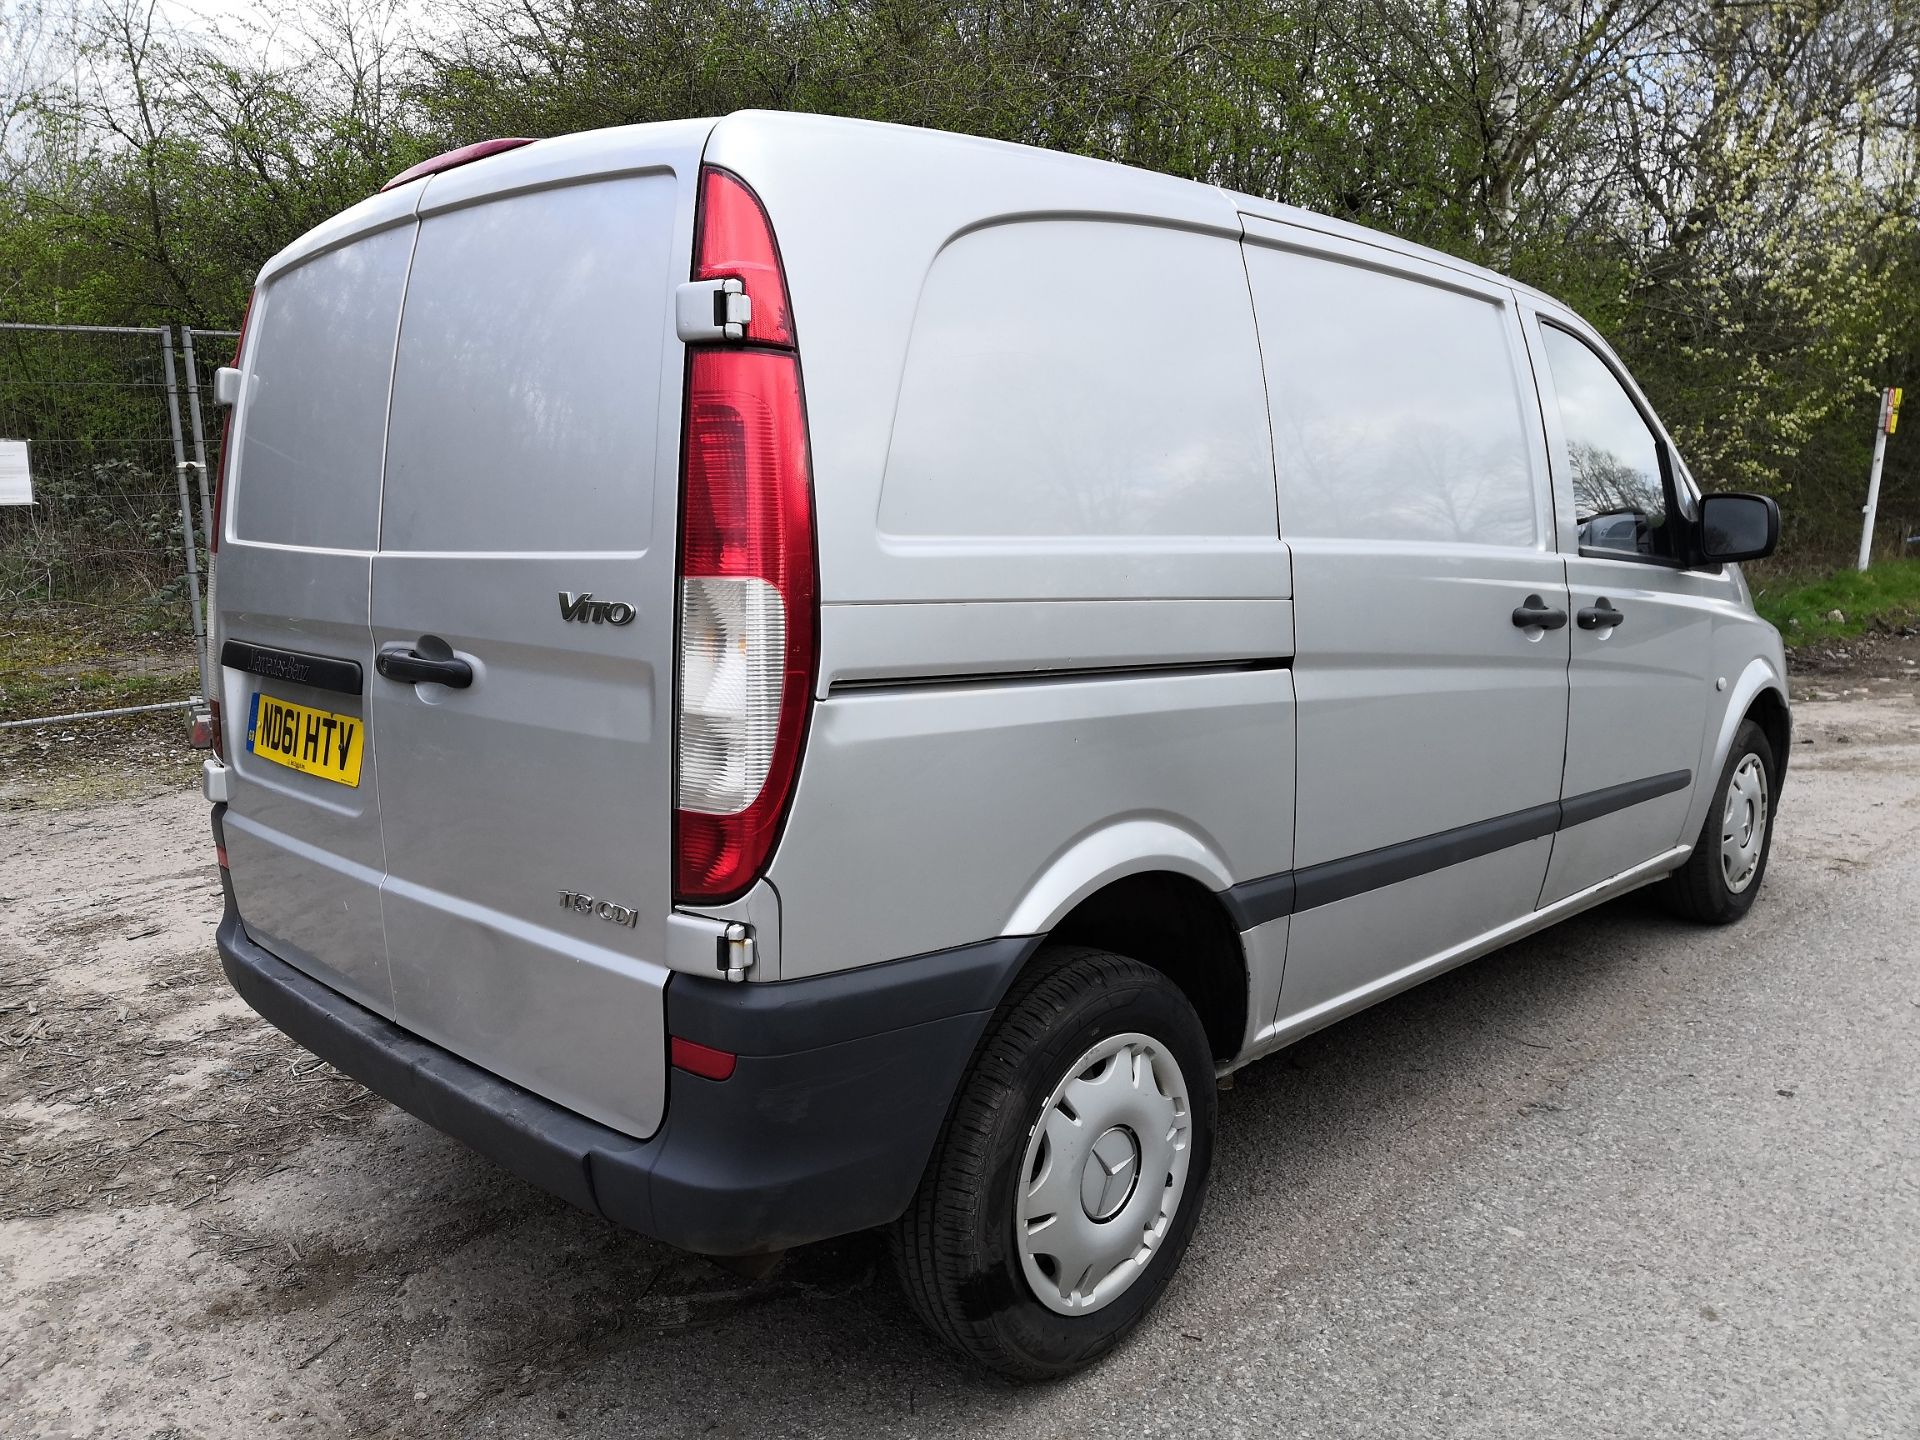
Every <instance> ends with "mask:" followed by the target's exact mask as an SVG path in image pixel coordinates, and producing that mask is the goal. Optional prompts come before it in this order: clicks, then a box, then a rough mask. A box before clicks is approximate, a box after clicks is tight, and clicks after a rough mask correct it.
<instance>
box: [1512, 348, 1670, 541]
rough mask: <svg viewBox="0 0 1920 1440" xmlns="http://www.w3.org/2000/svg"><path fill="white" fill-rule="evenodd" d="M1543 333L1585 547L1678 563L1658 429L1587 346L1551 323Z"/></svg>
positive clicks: (1575, 509)
mask: <svg viewBox="0 0 1920 1440" xmlns="http://www.w3.org/2000/svg"><path fill="white" fill-rule="evenodd" d="M1540 334H1541V338H1542V339H1543V340H1544V341H1545V342H1546V351H1547V367H1548V369H1549V370H1551V371H1552V373H1553V388H1554V393H1555V394H1556V395H1557V396H1558V397H1559V402H1560V425H1561V428H1562V430H1563V431H1564V432H1565V434H1566V441H1567V462H1568V464H1569V465H1570V466H1571V467H1572V470H1573V506H1574V520H1575V523H1576V524H1577V525H1578V526H1579V528H1580V548H1581V549H1583V550H1613V551H1619V552H1621V553H1622V554H1627V555H1644V556H1651V557H1655V558H1670V557H1672V556H1673V555H1674V554H1675V551H1674V549H1673V543H1672V542H1673V538H1674V530H1675V527H1673V526H1671V525H1669V524H1668V523H1667V521H1668V516H1667V491H1666V485H1665V483H1664V482H1663V481H1662V480H1661V478H1660V449H1659V444H1658V442H1657V441H1656V440H1655V439H1654V434H1653V431H1652V430H1651V429H1649V428H1648V426H1647V422H1646V421H1645V419H1643V418H1642V417H1641V414H1640V411H1639V409H1638V408H1637V407H1636V406H1635V405H1634V403H1633V400H1632V398H1631V397H1629V396H1628V394H1627V392H1626V390H1625V389H1624V388H1623V387H1622V386H1621V384H1620V382H1619V381H1618V380H1616V379H1615V378H1614V375H1613V372H1612V371H1611V370H1609V369H1608V368H1607V366H1606V363H1605V362H1604V361H1602V360H1601V358H1600V357H1599V356H1598V355H1596V354H1594V353H1593V351H1592V350H1590V349H1589V348H1588V347H1587V345H1586V342H1585V341H1582V340H1579V339H1576V338H1575V337H1574V336H1572V335H1569V334H1568V333H1567V332H1566V331H1564V330H1556V329H1555V328H1554V327H1553V326H1551V325H1542V326H1541V327H1540Z"/></svg>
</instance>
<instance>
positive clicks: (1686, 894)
mask: <svg viewBox="0 0 1920 1440" xmlns="http://www.w3.org/2000/svg"><path fill="white" fill-rule="evenodd" d="M1779 776H1780V770H1779V766H1778V765H1777V764H1776V763H1775V759H1774V754H1773V745H1772V744H1771V742H1769V741H1768V739H1767V735H1766V732H1765V731H1764V730H1762V729H1761V728H1760V727H1759V726H1758V725H1756V724H1755V723H1754V722H1753V721H1751V720H1744V721H1742V722H1741V724H1740V729H1739V732H1738V733H1737V734H1735V735H1734V737H1733V751H1732V753H1731V754H1729V755H1728V756H1727V763H1726V765H1725V766H1724V767H1723V768H1722V769H1721V772H1720V783H1719V785H1718V786H1717V787H1716V788H1715V790H1714V794H1713V803H1712V804H1711V805H1709V806H1708V807H1707V819H1706V823H1705V824H1704V825H1702V826H1701V827H1700V835H1699V838H1698V839H1697V840H1695V841H1694V845H1693V854H1692V855H1690V856H1689V857H1688V858H1687V863H1686V864H1685V865H1682V866H1681V867H1680V868H1679V869H1678V870H1676V871H1674V872H1673V874H1672V875H1671V876H1670V877H1668V880H1667V898H1668V899H1669V900H1670V901H1671V902H1672V904H1673V908H1674V909H1675V910H1677V911H1678V912H1679V913H1680V914H1682V915H1684V916H1686V917H1687V918H1688V919H1689V920H1699V921H1703V922H1705V923H1706V924H1709V925H1728V924H1731V923H1732V922H1733V921H1735V920H1738V919H1739V918H1740V917H1741V916H1742V915H1745V914H1746V913H1747V911H1748V910H1750V909H1751V908H1752V907H1753V898H1754V896H1755V895H1757V894H1758V893H1759V891H1760V882H1761V880H1762V879H1764V878H1765V876H1766V873H1767V856H1768V854H1769V853H1770V852H1771V850H1772V848H1773V811H1774V796H1775V795H1776V794H1777V793H1778V792H1779V784H1780V781H1779Z"/></svg>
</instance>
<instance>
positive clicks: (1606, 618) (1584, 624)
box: [1574, 595, 1627, 630]
mask: <svg viewBox="0 0 1920 1440" xmlns="http://www.w3.org/2000/svg"><path fill="white" fill-rule="evenodd" d="M1626 618H1627V617H1626V616H1625V615H1623V614H1622V613H1621V612H1620V611H1618V610H1616V609H1614V608H1613V606H1612V605H1610V604H1608V603H1607V598H1606V597H1605V596H1604V595H1603V596H1601V597H1600V601H1599V603H1598V604H1595V605H1588V606H1585V607H1583V608H1582V609H1581V611H1580V613H1579V614H1578V615H1576V616H1574V619H1576V620H1578V621H1579V622H1580V628H1581V629H1582V630H1611V629H1612V628H1613V627H1614V626H1616V625H1618V624H1619V623H1620V622H1621V621H1623V620H1625V619H1626Z"/></svg>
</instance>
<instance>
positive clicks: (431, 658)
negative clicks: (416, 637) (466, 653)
mask: <svg viewBox="0 0 1920 1440" xmlns="http://www.w3.org/2000/svg"><path fill="white" fill-rule="evenodd" d="M420 649H424V650H429V651H431V650H446V651H447V653H446V654H445V655H433V654H427V655H422V654H421V653H420V650H419V649H415V648H414V647H413V646H411V645H387V646H383V647H382V648H381V651H380V653H379V654H378V655H376V656H375V657H374V660H373V668H374V669H376V670H378V671H379V672H380V673H381V674H382V675H384V676H386V677H387V679H389V680H393V681H397V682H399V683H400V684H403V685H445V686H447V687H448V688H449V689H453V690H464V689H466V688H467V687H468V686H469V685H471V684H473V666H471V665H469V664H468V663H467V662H466V661H464V660H462V659H460V658H458V657H457V656H455V655H454V654H453V653H452V651H451V649H450V647H448V645H447V643H446V642H445V641H444V640H435V639H434V638H433V637H432V636H430V635H423V636H422V637H421V638H420Z"/></svg>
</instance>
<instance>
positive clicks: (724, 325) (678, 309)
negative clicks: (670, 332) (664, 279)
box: [673, 277, 753, 345]
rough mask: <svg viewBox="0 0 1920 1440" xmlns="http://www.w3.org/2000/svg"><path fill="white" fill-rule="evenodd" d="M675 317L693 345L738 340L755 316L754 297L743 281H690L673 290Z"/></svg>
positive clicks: (683, 338)
mask: <svg viewBox="0 0 1920 1440" xmlns="http://www.w3.org/2000/svg"><path fill="white" fill-rule="evenodd" d="M673 317H674V328H675V329H676V330H677V331H678V332H679V334H680V338H681V339H682V340H684V341H686V343H687V344H689V345H700V344H710V343H711V342H713V341H715V340H738V339H741V338H742V337H744V336H745V335H746V333H747V322H748V321H749V320H751V319H752V318H753V298H752V297H751V296H750V295H748V294H747V286H746V282H745V281H743V280H738V279H733V278H731V277H729V278H727V279H722V280H689V281H687V282H686V283H685V284H684V285H682V286H680V287H679V288H678V289H677V290H675V291H674V292H673Z"/></svg>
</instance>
